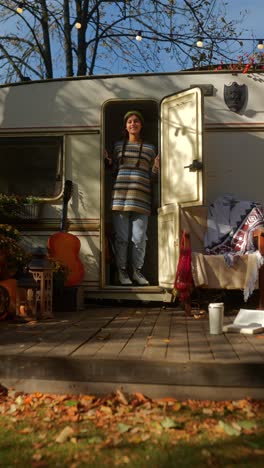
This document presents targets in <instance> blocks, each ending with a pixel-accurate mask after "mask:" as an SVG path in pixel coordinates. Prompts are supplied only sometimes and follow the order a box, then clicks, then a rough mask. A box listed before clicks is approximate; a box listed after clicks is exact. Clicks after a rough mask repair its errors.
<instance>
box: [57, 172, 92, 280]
mask: <svg viewBox="0 0 264 468" xmlns="http://www.w3.org/2000/svg"><path fill="white" fill-rule="evenodd" d="M72 185H73V184H72V181H71V180H66V181H65V186H64V192H63V207H62V219H61V225H60V232H56V233H55V234H52V235H51V236H50V238H49V239H48V250H49V254H50V255H51V257H53V258H55V260H59V261H60V262H61V263H63V264H64V265H66V266H67V267H68V269H69V274H68V277H67V280H66V281H65V284H64V286H77V285H79V284H80V283H81V282H82V280H83V278H84V274H85V271H84V266H83V264H82V262H81V260H80V258H79V252H80V248H81V242H80V240H79V239H78V237H77V236H74V235H73V234H70V233H69V232H67V211H68V202H69V200H70V198H71V196H72Z"/></svg>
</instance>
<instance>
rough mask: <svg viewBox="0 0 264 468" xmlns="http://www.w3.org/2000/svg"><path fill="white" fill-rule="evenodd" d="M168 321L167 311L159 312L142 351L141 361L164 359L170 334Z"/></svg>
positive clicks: (168, 314) (169, 318)
mask: <svg viewBox="0 0 264 468" xmlns="http://www.w3.org/2000/svg"><path fill="white" fill-rule="evenodd" d="M170 320H171V317H170V313H169V310H164V309H163V310H162V311H160V312H159V315H158V317H157V321H156V323H155V325H154V328H153V331H152V335H151V337H150V338H149V339H148V342H147V346H146V347H145V349H144V351H143V354H142V359H151V360H152V359H153V360H155V359H160V360H162V359H165V357H166V354H167V347H168V339H169V333H170Z"/></svg>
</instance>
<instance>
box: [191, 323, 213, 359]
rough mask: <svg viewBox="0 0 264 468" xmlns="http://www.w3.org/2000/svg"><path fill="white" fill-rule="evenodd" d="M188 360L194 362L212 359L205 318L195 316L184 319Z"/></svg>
mask: <svg viewBox="0 0 264 468" xmlns="http://www.w3.org/2000/svg"><path fill="white" fill-rule="evenodd" d="M186 324H187V333H188V341H189V353H190V360H191V361H194V362H199V361H212V360H214V356H213V354H212V352H211V349H210V347H209V343H208V340H207V333H208V322H207V320H204V319H200V320H196V319H195V318H193V319H191V320H189V319H187V320H186Z"/></svg>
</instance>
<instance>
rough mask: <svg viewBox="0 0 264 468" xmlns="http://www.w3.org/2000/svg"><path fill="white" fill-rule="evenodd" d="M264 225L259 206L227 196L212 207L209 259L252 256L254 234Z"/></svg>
mask: <svg viewBox="0 0 264 468" xmlns="http://www.w3.org/2000/svg"><path fill="white" fill-rule="evenodd" d="M263 225H264V214H263V209H262V207H261V206H260V205H259V204H258V203H256V202H252V201H244V200H238V199H237V198H235V197H234V196H233V195H230V194H225V195H224V196H222V197H219V198H218V199H217V200H216V201H215V202H214V203H212V204H211V205H210V207H209V210H208V219H207V231H206V233H205V239H204V244H205V251H206V253H207V254H209V255H219V254H223V255H225V254H231V256H232V255H244V254H246V253H248V252H253V251H254V250H255V249H254V247H253V242H252V233H253V231H254V230H255V229H256V228H257V227H259V226H263ZM228 257H229V255H227V261H228Z"/></svg>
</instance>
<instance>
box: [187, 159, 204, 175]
mask: <svg viewBox="0 0 264 468" xmlns="http://www.w3.org/2000/svg"><path fill="white" fill-rule="evenodd" d="M202 168H203V163H202V162H201V161H199V160H198V159H194V160H193V162H192V164H190V165H189V166H184V169H189V171H190V172H196V171H201V170H202Z"/></svg>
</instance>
